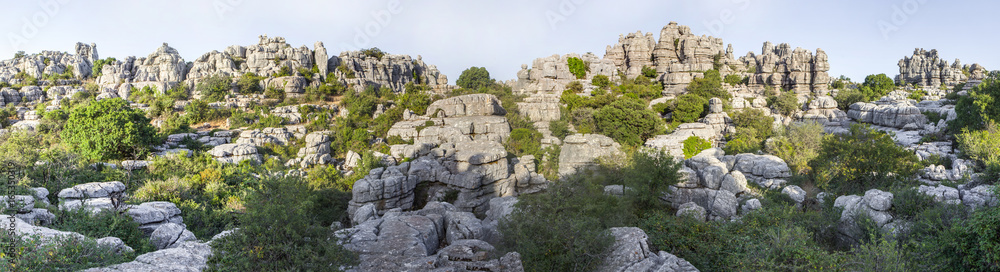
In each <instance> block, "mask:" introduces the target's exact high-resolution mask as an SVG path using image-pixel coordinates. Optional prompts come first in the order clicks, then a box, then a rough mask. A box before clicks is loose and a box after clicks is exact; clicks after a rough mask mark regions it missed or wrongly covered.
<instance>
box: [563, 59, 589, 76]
mask: <svg viewBox="0 0 1000 272" xmlns="http://www.w3.org/2000/svg"><path fill="white" fill-rule="evenodd" d="M566 62H567V64H568V65H569V72H570V73H572V74H573V75H574V76H576V79H584V78H587V70H590V67H587V65H586V64H584V63H583V60H581V59H580V58H577V57H570V58H569V59H568V60H566Z"/></svg>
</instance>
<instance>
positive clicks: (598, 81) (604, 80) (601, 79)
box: [590, 75, 611, 89]
mask: <svg viewBox="0 0 1000 272" xmlns="http://www.w3.org/2000/svg"><path fill="white" fill-rule="evenodd" d="M590 84H593V85H594V86H597V87H599V88H602V89H607V88H608V87H611V80H610V79H608V76H605V75H594V79H591V80H590Z"/></svg>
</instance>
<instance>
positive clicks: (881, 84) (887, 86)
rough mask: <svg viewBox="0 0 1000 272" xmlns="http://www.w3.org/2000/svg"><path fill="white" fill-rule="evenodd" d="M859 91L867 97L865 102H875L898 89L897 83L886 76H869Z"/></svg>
mask: <svg viewBox="0 0 1000 272" xmlns="http://www.w3.org/2000/svg"><path fill="white" fill-rule="evenodd" d="M859 89H860V90H861V93H862V94H864V95H865V100H867V101H873V100H878V99H879V98H881V97H883V96H885V95H886V94H888V93H889V92H891V91H892V90H894V89H896V83H895V82H894V81H893V80H892V79H891V78H889V76H886V75H885V74H877V75H868V76H866V77H865V82H864V83H861V87H860V88H859Z"/></svg>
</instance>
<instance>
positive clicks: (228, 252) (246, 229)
mask: <svg viewBox="0 0 1000 272" xmlns="http://www.w3.org/2000/svg"><path fill="white" fill-rule="evenodd" d="M260 185H261V187H260V188H256V189H255V190H253V191H252V193H251V194H250V195H249V197H248V198H247V200H246V211H245V213H243V214H241V215H240V216H239V222H240V224H239V227H240V230H238V231H236V232H234V233H233V234H231V235H229V236H226V237H223V238H220V239H219V240H216V241H214V242H213V246H212V251H213V252H212V253H213V254H212V256H211V257H209V259H208V265H209V268H208V271H300V270H316V271H318V270H338V268H339V267H341V266H345V265H353V264H356V262H357V257H356V256H355V255H354V254H353V253H352V252H350V251H347V250H346V249H344V248H343V247H342V246H341V245H340V243H335V242H332V241H331V239H338V238H336V237H335V236H334V235H333V232H332V231H331V230H330V228H329V226H328V225H323V224H322V223H323V222H322V219H321V218H318V217H317V216H315V212H319V211H321V210H323V209H325V208H326V207H321V206H320V205H319V204H320V203H323V202H324V201H322V199H321V198H323V197H324V196H323V195H321V194H318V193H317V192H316V191H314V190H312V189H311V188H310V187H309V185H308V184H307V183H306V182H305V181H303V180H301V179H298V178H265V179H263V180H262V181H261V184H260ZM344 207H346V206H343V205H342V206H341V208H344ZM341 211H343V209H341V210H338V211H337V212H341Z"/></svg>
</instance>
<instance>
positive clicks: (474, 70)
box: [455, 67, 496, 90]
mask: <svg viewBox="0 0 1000 272" xmlns="http://www.w3.org/2000/svg"><path fill="white" fill-rule="evenodd" d="M455 84H458V86H460V87H462V88H467V89H473V90H479V89H483V88H486V87H489V86H491V85H493V84H496V82H494V81H493V79H492V78H490V72H489V71H486V68H485V67H469V69H465V71H462V75H460V76H458V81H455Z"/></svg>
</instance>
